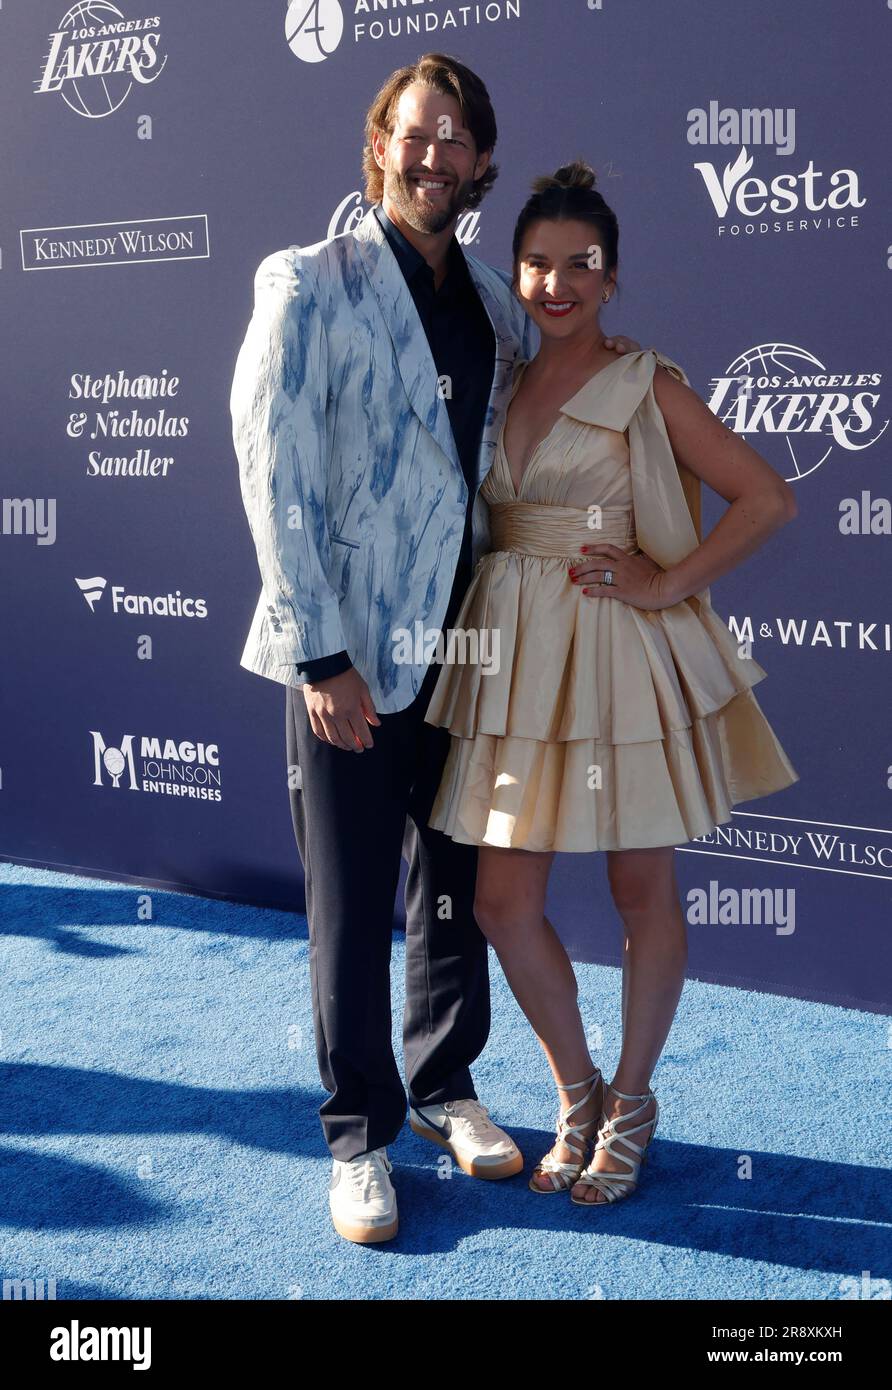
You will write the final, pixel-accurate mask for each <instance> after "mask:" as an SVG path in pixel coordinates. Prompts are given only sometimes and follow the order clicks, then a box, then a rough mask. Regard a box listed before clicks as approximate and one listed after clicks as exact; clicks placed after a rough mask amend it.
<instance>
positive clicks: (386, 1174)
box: [328, 1149, 399, 1245]
mask: <svg viewBox="0 0 892 1390" xmlns="http://www.w3.org/2000/svg"><path fill="white" fill-rule="evenodd" d="M392 1172H393V1164H392V1163H391V1162H390V1159H389V1158H388V1157H387V1150H386V1149H371V1150H369V1152H368V1153H364V1154H359V1155H358V1156H357V1157H356V1158H351V1159H349V1160H348V1161H347V1162H341V1161H340V1160H339V1159H337V1158H336V1159H334V1160H333V1166H332V1170H331V1181H330V1182H329V1184H328V1205H329V1207H330V1209H331V1219H332V1221H333V1222H334V1228H335V1230H336V1231H337V1233H338V1235H340V1236H343V1237H344V1239H345V1240H354V1241H357V1242H358V1243H359V1244H360V1245H371V1244H373V1243H374V1242H376V1241H379V1240H391V1239H392V1238H393V1237H394V1236H395V1235H396V1233H397V1228H398V1225H399V1220H398V1217H397V1210H396V1193H395V1192H394V1190H393V1183H392V1182H391V1181H390V1174H391V1173H392Z"/></svg>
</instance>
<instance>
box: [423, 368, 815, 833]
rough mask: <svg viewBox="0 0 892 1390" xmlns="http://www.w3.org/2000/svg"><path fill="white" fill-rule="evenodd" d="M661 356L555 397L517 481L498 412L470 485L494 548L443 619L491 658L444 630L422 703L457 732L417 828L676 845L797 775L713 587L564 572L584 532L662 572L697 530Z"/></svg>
mask: <svg viewBox="0 0 892 1390" xmlns="http://www.w3.org/2000/svg"><path fill="white" fill-rule="evenodd" d="M658 362H659V363H660V364H661V365H662V366H664V367H666V368H667V369H668V370H669V371H671V372H672V373H673V375H675V376H677V377H678V378H679V379H680V380H682V381H684V382H685V383H687V377H686V376H685V374H684V372H683V371H682V369H681V368H680V367H679V366H678V365H677V364H676V363H674V362H672V361H670V359H669V358H667V357H664V356H663V355H662V354H661V353H658V352H656V351H654V350H653V349H643V350H641V351H639V352H634V353H627V354H624V355H623V356H621V357H618V358H617V359H616V361H614V362H611V363H610V364H609V365H608V366H607V367H605V368H604V369H602V370H601V371H598V372H597V373H595V375H594V376H592V377H591V378H590V380H589V381H588V382H587V383H586V385H585V386H584V387H583V388H582V390H581V391H579V392H577V394H576V395H575V396H574V397H573V398H572V400H569V401H567V403H566V404H565V405H564V406H562V407H561V413H560V415H559V416H558V421H557V423H556V424H555V426H554V428H553V429H552V431H551V433H550V434H549V435H548V436H547V437H546V438H545V439H544V440H543V441H542V442H541V444H539V446H538V447H537V449H536V450H535V452H534V453H533V455H532V457H531V458H530V460H529V462H528V464H527V467H526V471H525V473H524V475H523V478H522V480H521V487H520V494H519V496H518V495H515V489H514V484H513V481H512V479H511V474H510V472H509V469H508V462H507V459H506V457H505V452H504V445H503V438H504V426H503V429H502V434H501V436H500V438H499V442H498V445H497V448H496V453H495V457H494V461H493V465H492V468H491V469H490V471H489V473H488V474H487V476H486V478H485V479H484V482H483V485H482V488H481V493H482V495H483V497H484V500H485V501H486V502H487V503H488V506H489V512H490V531H491V546H492V548H491V550H490V551H489V552H488V553H486V554H484V555H483V556H482V557H481V558H480V559H479V560H478V562H477V565H476V567H475V570H474V576H473V579H472V581H471V584H470V586H469V588H468V591H467V594H466V595H465V598H464V601H463V603H462V606H461V609H460V610H459V613H458V615H457V616H456V619H455V624H454V627H455V628H456V629H462V630H464V631H465V632H472V633H477V634H481V633H485V632H487V631H488V633H489V634H490V636H491V641H492V642H493V643H494V641H495V639H496V638H497V640H498V648H497V649H496V648H495V646H494V645H491V647H490V651H491V652H492V653H495V652H496V650H497V654H498V662H497V663H496V662H495V661H493V663H492V666H493V669H492V670H491V671H487V670H486V665H485V662H479V661H478V662H476V663H475V664H470V663H467V662H466V663H464V664H459V663H457V662H455V661H452V662H450V661H449V659H448V655H449V646H448V641H447V642H446V655H447V660H446V663H445V664H444V665H443V667H442V670H441V672H440V676H439V679H438V681H437V684H436V686H435V688H434V692H433V695H432V697H431V701H430V704H429V706H428V710H427V713H426V715H425V719H426V721H427V722H428V723H429V724H434V725H442V726H445V727H446V728H448V729H449V731H450V733H451V734H452V735H453V737H452V739H451V743H450V751H449V755H448V758H447V762H446V766H445V769H444V773H443V777H442V780H441V783H440V787H439V791H438V794H437V797H436V799H435V802H434V806H433V809H432V813H431V817H430V824H431V826H433V827H434V828H435V829H437V830H442V831H444V832H445V833H446V834H447V835H449V836H451V837H452V838H453V839H454V840H458V841H461V842H462V843H464V844H477V845H479V844H488V845H501V846H506V847H515V848H521V849H527V850H560V851H591V850H600V849H635V848H643V847H649V846H655V845H677V844H684V843H685V842H686V841H688V840H691V839H693V838H694V837H695V836H698V835H705V834H707V833H709V832H710V831H712V830H714V829H715V827H716V826H717V825H718V824H721V823H723V822H727V821H729V820H730V819H731V814H730V813H731V807H732V806H734V805H736V804H737V803H738V802H740V801H748V800H750V799H751V798H753V797H761V796H766V795H767V794H768V793H770V792H774V791H779V790H780V789H781V788H783V787H788V786H790V785H791V784H792V783H794V782H797V781H798V780H799V775H798V773H797V772H796V771H795V770H794V768H793V767H792V765H791V763H790V762H789V760H788V758H787V756H786V754H785V753H784V750H783V748H782V747H781V745H780V744H779V742H778V740H777V738H776V737H775V735H774V733H773V731H772V729H771V726H770V725H769V723H768V721H767V719H766V718H765V716H764V714H763V713H762V710H761V709H760V707H759V705H758V702H757V701H756V698H755V696H754V695H753V693H752V690H751V689H750V687H751V686H753V685H755V684H756V683H757V682H758V681H760V680H762V679H763V678H764V677H765V675H766V674H767V673H766V672H765V671H764V670H763V669H762V667H761V666H760V665H759V664H758V662H757V661H756V660H755V659H754V658H753V657H752V656H751V655H748V654H747V653H746V652H745V651H741V650H740V649H739V647H738V643H737V641H736V640H735V639H734V638H733V637H732V635H731V633H730V632H729V630H728V627H727V625H726V624H725V623H724V622H723V621H722V619H721V618H720V617H719V616H718V614H717V613H716V612H715V611H714V609H713V608H712V607H711V604H710V602H709V590H708V589H705V590H703V591H702V592H701V593H699V594H697V595H695V596H692V597H691V598H689V599H685V600H684V601H682V602H680V603H676V604H674V605H673V606H672V607H671V608H662V609H659V610H657V611H654V612H647V611H645V610H643V609H640V608H633V607H631V606H630V605H629V604H627V603H625V602H623V600H622V599H618V598H610V597H607V598H601V597H600V596H599V597H591V596H586V595H584V594H583V593H582V592H581V590H582V585H579V584H574V583H573V582H572V581H571V580H570V578H569V577H568V572H567V571H568V564H567V561H568V560H569V559H577V560H582V559H584V558H585V557H584V556H582V555H581V554H580V550H579V547H580V545H584V544H594V543H597V542H598V541H609V542H611V543H612V544H614V545H616V546H620V547H622V549H624V550H628V551H635V550H637V549H640V550H641V551H643V552H644V553H645V554H647V555H649V556H650V557H651V558H652V559H654V560H655V561H656V562H657V564H659V565H661V566H662V567H663V568H667V567H668V566H670V565H672V564H674V563H675V562H676V561H678V560H680V559H682V558H683V557H684V556H685V555H687V554H689V552H690V551H691V550H693V549H694V548H695V547H696V546H697V545H698V544H699V540H700V535H701V531H700V492H699V479H698V478H697V477H696V475H695V474H693V473H691V472H690V470H688V469H686V468H684V467H683V466H681V465H679V464H677V463H676V461H675V458H674V455H673V454H672V450H671V446H670V444H669V439H668V435H667V434H666V427H665V422H664V420H663V416H662V412H661V411H660V409H659V406H658V405H657V403H656V399H655V397H654V394H653V385H652V382H653V374H654V369H655V366H656V364H657V363H658ZM525 365H526V363H519V364H518V368H517V371H516V375H515V379H514V383H513V387H512V392H511V395H512V398H513V395H514V393H515V392H516V390H517V386H518V383H519V381H520V377H521V375H522V372H523V368H524V367H525ZM597 509H600V511H598V510H597ZM596 582H597V581H595V583H596ZM589 587H592V585H590V586H589ZM448 637H449V632H448V631H447V632H446V633H444V639H448ZM481 650H482V651H483V653H484V655H486V652H487V649H486V647H485V646H482V647H481ZM459 651H461V647H460V646H458V647H456V648H455V652H459Z"/></svg>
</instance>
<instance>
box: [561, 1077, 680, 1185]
mask: <svg viewBox="0 0 892 1390" xmlns="http://www.w3.org/2000/svg"><path fill="white" fill-rule="evenodd" d="M607 1090H608V1091H612V1092H613V1094H614V1095H615V1096H619V1098H620V1100H640V1101H641V1104H640V1105H637V1106H636V1107H635V1109H634V1110H628V1111H626V1113H625V1114H624V1115H614V1116H613V1118H612V1119H610V1120H608V1118H607V1114H606V1111H604V1112H602V1114H601V1119H602V1121H603V1124H602V1125H601V1128H600V1129H599V1130H598V1141H597V1143H596V1144H595V1147H594V1150H593V1151H592V1157H591V1161H590V1163H589V1165H588V1167H587V1168H586V1169H585V1170H584V1171H583V1172H582V1173H580V1175H579V1177H578V1178H577V1179H576V1182H580V1183H585V1184H586V1186H587V1187H594V1188H597V1190H598V1191H599V1192H602V1193H603V1194H604V1196H605V1197H606V1199H607V1200H606V1201H604V1202H599V1201H594V1202H589V1201H587V1200H586V1198H585V1197H574V1196H573V1193H572V1192H571V1193H570V1201H571V1202H575V1204H576V1206H578V1207H606V1206H607V1205H608V1204H609V1203H610V1202H620V1201H622V1200H623V1198H624V1197H631V1195H632V1193H633V1192H634V1191H635V1188H636V1187H637V1186H638V1173H639V1170H640V1168H641V1165H642V1163H646V1162H647V1154H646V1150H647V1148H648V1145H649V1144H650V1141H651V1140H652V1139H653V1137H654V1134H655V1133H656V1128H657V1120H658V1119H659V1117H660V1106H659V1102H658V1100H657V1098H656V1096H655V1095H654V1093H653V1091H645V1093H644V1095H643V1096H632V1095H626V1093H625V1091H618V1090H617V1089H616V1087H615V1086H610V1085H608V1087H607ZM649 1100H652V1101H653V1103H654V1113H653V1115H651V1117H650V1119H649V1120H643V1121H642V1123H641V1124H640V1125H631V1126H630V1127H629V1128H628V1129H618V1128H617V1126H618V1125H619V1124H624V1123H625V1122H626V1120H634V1119H635V1117H636V1115H640V1114H641V1112H642V1111H643V1110H644V1108H645V1105H646V1104H647V1102H648V1101H649ZM642 1129H649V1130H650V1134H649V1135H648V1137H647V1143H646V1144H645V1145H644V1146H643V1147H642V1146H641V1145H640V1144H636V1142H635V1140H634V1139H631V1138H630V1137H629V1136H630V1135H632V1134H638V1133H639V1132H640V1131H641V1130H642ZM620 1140H621V1141H622V1143H624V1144H628V1145H629V1147H630V1148H632V1149H636V1150H637V1152H638V1157H637V1158H633V1157H632V1155H631V1154H626V1153H619V1152H617V1151H616V1150H615V1149H614V1145H615V1144H616V1143H617V1142H619V1141H620ZM599 1149H606V1150H607V1152H608V1153H609V1154H610V1155H611V1157H612V1158H619V1159H622V1161H623V1163H625V1164H627V1165H628V1169H629V1171H628V1172H627V1173H623V1172H616V1173H610V1172H605V1171H604V1170H603V1169H602V1170H600V1171H596V1170H595V1168H594V1162H595V1155H596V1154H597V1152H598V1150H599ZM573 1186H575V1184H573Z"/></svg>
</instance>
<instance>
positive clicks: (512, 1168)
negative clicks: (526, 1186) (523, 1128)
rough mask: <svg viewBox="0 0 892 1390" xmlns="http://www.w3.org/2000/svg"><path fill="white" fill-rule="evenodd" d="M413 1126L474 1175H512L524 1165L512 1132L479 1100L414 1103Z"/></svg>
mask: <svg viewBox="0 0 892 1390" xmlns="http://www.w3.org/2000/svg"><path fill="white" fill-rule="evenodd" d="M409 1126H410V1128H411V1129H412V1131H413V1133H415V1134H417V1135H418V1136H419V1138H420V1139H430V1141H431V1143H433V1144H439V1146H440V1148H441V1149H446V1150H447V1151H448V1152H449V1153H451V1154H452V1157H453V1158H454V1159H455V1161H456V1163H457V1164H458V1166H459V1168H461V1170H462V1172H463V1173H467V1174H468V1175H469V1176H470V1177H472V1178H492V1179H495V1178H510V1177H513V1176H514V1174H515V1173H519V1172H520V1170H521V1169H522V1168H523V1154H522V1153H521V1152H520V1149H519V1148H518V1147H517V1145H516V1144H515V1142H514V1140H513V1139H512V1138H511V1136H510V1134H506V1133H505V1131H504V1130H503V1129H499V1127H498V1125H494V1124H493V1122H492V1120H491V1119H490V1118H489V1111H488V1110H487V1109H486V1106H485V1105H481V1104H480V1102H479V1101H476V1100H446V1101H443V1103H442V1104H435V1105H425V1106H424V1107H417V1106H410V1107H409Z"/></svg>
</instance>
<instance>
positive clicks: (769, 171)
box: [687, 101, 867, 237]
mask: <svg viewBox="0 0 892 1390" xmlns="http://www.w3.org/2000/svg"><path fill="white" fill-rule="evenodd" d="M687 122H688V130H687V141H688V144H689V145H724V146H731V147H735V146H736V147H739V152H738V154H737V155H736V157H735V158H734V159H733V160H729V161H728V162H727V163H725V164H724V165H723V164H722V163H721V162H719V163H716V162H714V161H712V160H699V161H698V162H697V163H695V164H694V168H695V169H696V170H697V172H698V173H699V174H700V176H701V178H702V180H703V186H704V188H705V190H706V194H707V196H708V199H709V202H710V204H711V206H712V209H713V211H714V213H715V216H716V218H717V220H718V235H719V236H720V237H724V236H730V237H737V236H741V235H744V236H754V235H756V234H758V235H761V236H764V235H766V234H767V233H769V232H771V233H774V232H808V231H828V230H830V231H835V230H838V229H844V230H845V229H848V228H849V227H858V226H860V220H859V216H858V213H857V211H855V209H858V208H862V207H864V205H865V203H866V202H867V199H866V198H862V197H861V195H860V188H859V182H858V174H857V172H856V170H854V169H849V168H840V169H829V168H827V167H821V168H819V167H818V166H817V165H816V164H815V161H814V159H811V158H810V159H809V160H808V163H807V164H805V165H804V167H803V161H802V159H797V160H795V162H794V156H795V152H796V112H795V109H794V108H793V107H786V108H783V107H764V108H759V107H743V108H740V109H738V108H735V107H721V108H720V107H719V103H718V102H717V101H710V103H709V105H708V107H699V106H695V107H693V108H692V109H691V110H690V111H688V113H687ZM751 149H754V150H756V154H752V153H750V150H751ZM791 165H792V166H793V167H792V168H791V167H790V166H791Z"/></svg>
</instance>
